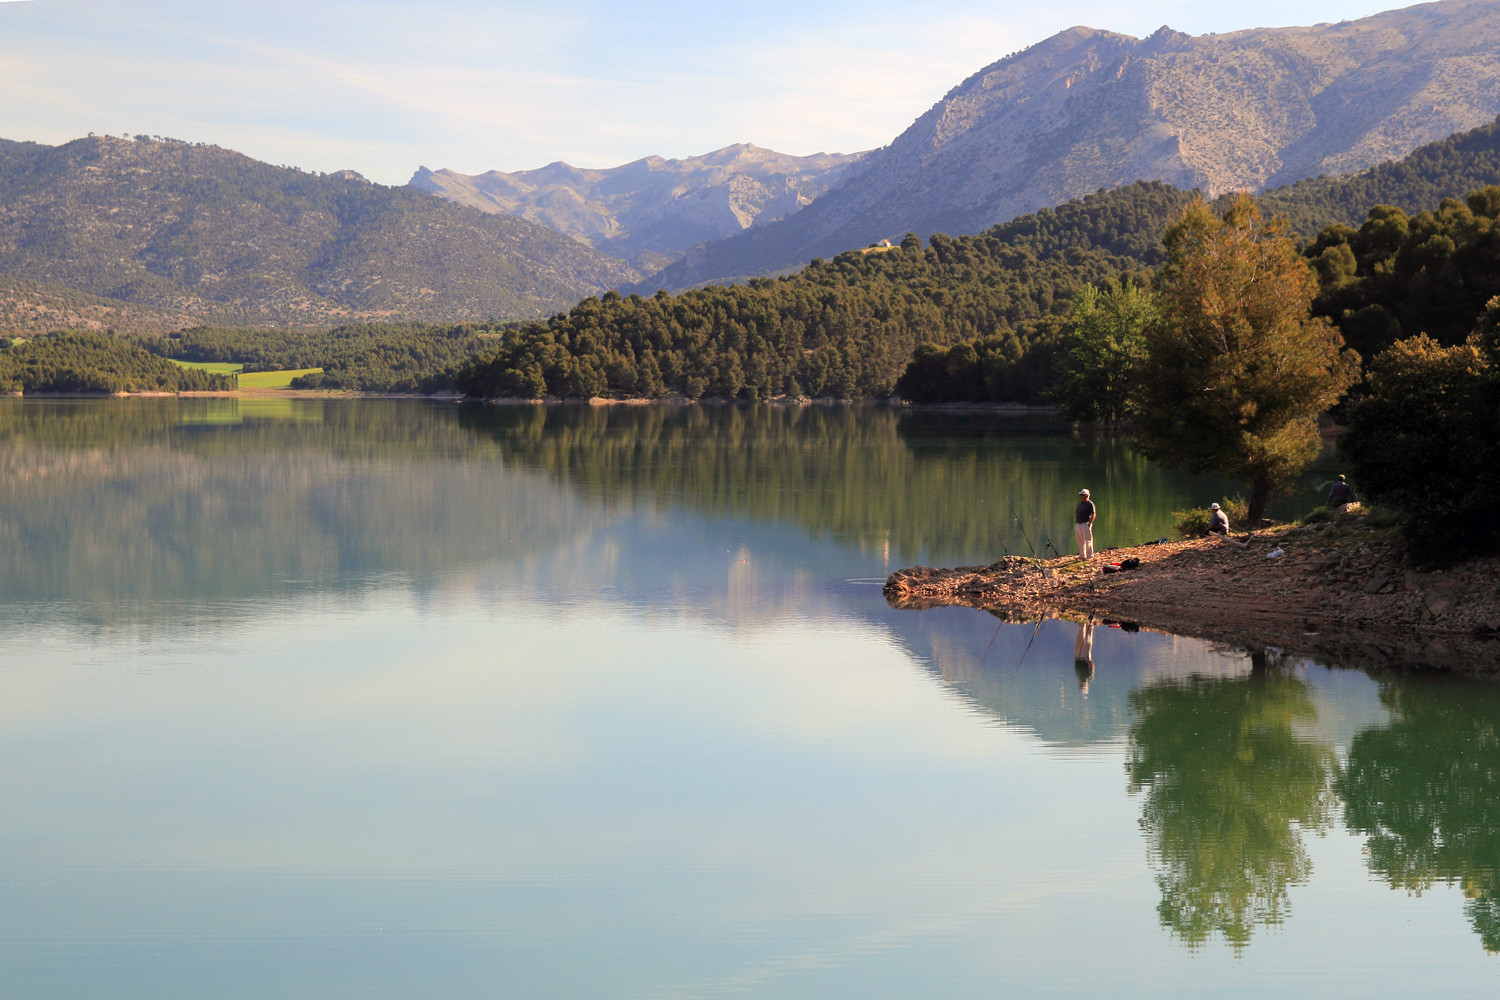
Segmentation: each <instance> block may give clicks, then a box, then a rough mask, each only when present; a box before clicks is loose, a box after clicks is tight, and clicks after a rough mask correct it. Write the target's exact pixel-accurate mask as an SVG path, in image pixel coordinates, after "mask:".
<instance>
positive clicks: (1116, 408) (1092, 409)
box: [1053, 281, 1160, 423]
mask: <svg viewBox="0 0 1500 1000" xmlns="http://www.w3.org/2000/svg"><path fill="white" fill-rule="evenodd" d="M1159 319H1160V311H1159V309H1158V308H1157V305H1156V297H1155V296H1154V295H1152V294H1151V293H1150V292H1149V291H1146V290H1144V289H1141V288H1138V287H1136V286H1135V285H1131V284H1121V283H1120V282H1115V281H1112V282H1110V283H1109V284H1108V285H1106V286H1104V288H1103V289H1100V288H1096V287H1095V286H1093V285H1085V286H1084V287H1083V288H1081V289H1079V291H1078V294H1077V295H1075V296H1074V297H1073V308H1072V312H1071V313H1070V314H1069V316H1068V331H1067V333H1066V334H1065V335H1064V336H1063V341H1062V344H1061V345H1060V347H1061V351H1060V352H1059V357H1058V364H1057V387H1056V389H1055V390H1054V393H1053V397H1054V399H1056V401H1057V404H1058V407H1059V410H1060V411H1061V413H1062V415H1063V416H1064V417H1066V418H1067V419H1069V420H1073V421H1076V422H1080V423H1094V422H1101V423H1116V422H1118V421H1120V420H1123V419H1124V418H1125V411H1126V407H1127V405H1128V404H1129V401H1130V389H1131V384H1132V374H1133V370H1134V368H1135V366H1136V364H1137V363H1138V362H1139V361H1140V360H1141V358H1142V357H1144V356H1145V353H1146V331H1147V330H1148V329H1149V328H1150V327H1151V326H1152V325H1154V324H1155V323H1156V322H1158V320H1159Z"/></svg>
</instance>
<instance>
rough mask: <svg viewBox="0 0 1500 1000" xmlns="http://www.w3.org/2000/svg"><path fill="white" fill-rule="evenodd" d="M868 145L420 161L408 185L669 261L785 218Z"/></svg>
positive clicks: (625, 254) (632, 254)
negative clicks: (537, 162) (614, 163)
mask: <svg viewBox="0 0 1500 1000" xmlns="http://www.w3.org/2000/svg"><path fill="white" fill-rule="evenodd" d="M864 155H865V154H863V153H852V154H844V153H815V154H813V155H811V156H790V155H788V154H785V153H778V152H776V151H775V150H770V149H762V148H761V147H759V146H755V145H751V144H749V143H740V144H737V145H733V146H726V147H724V148H723V149H718V150H714V151H713V152H711V153H705V154H703V155H702V156H691V157H687V158H684V159H680V160H678V159H671V160H669V159H664V158H662V157H660V156H648V157H645V158H644V159H640V160H635V161H633V162H631V163H626V164H624V165H622V166H618V167H611V168H608V169H601V170H591V169H581V168H578V167H573V166H570V165H568V164H566V163H563V162H560V161H559V162H557V163H551V164H548V165H547V166H545V167H541V168H539V169H537V170H521V171H517V172H515V173H505V172H504V171H500V170H491V171H489V172H488V173H483V174H475V175H468V174H460V173H456V172H455V171H452V170H436V171H433V170H428V169H427V168H426V167H422V168H420V169H418V170H417V172H416V174H415V175H413V177H412V179H411V180H410V181H408V184H409V186H411V187H413V188H416V189H418V190H420V191H428V192H431V193H433V194H439V195H442V196H443V197H445V198H451V199H452V200H454V201H456V202H458V203H460V204H463V205H469V206H471V207H474V208H478V209H479V210H481V211H484V212H505V213H509V214H511V215H518V216H520V217H521V218H524V219H528V220H530V221H532V222H537V223H540V224H542V225H544V226H550V227H551V228H553V229H556V230H557V231H558V232H560V233H563V234H565V235H567V236H571V237H573V238H574V239H576V240H579V241H580V242H583V243H587V244H589V245H590V246H593V247H595V248H596V249H599V250H603V251H604V252H606V253H609V254H611V255H612V256H615V257H620V258H623V259H625V260H629V261H632V262H635V263H636V264H637V266H638V267H642V268H643V269H645V270H652V269H654V268H653V267H651V265H653V264H654V265H655V267H662V266H665V265H666V264H667V263H669V262H670V261H672V260H674V259H676V258H678V257H680V256H682V254H683V253H684V252H685V251H686V250H687V249H688V248H689V247H691V246H694V245H695V244H698V243H703V242H705V241H708V240H717V239H723V238H724V237H726V236H731V235H733V234H735V233H738V232H741V231H743V230H745V229H749V228H751V227H752V226H756V225H763V224H765V223H768V222H774V221H776V220H778V219H782V218H785V217H787V216H789V215H791V214H793V213H794V212H796V211H798V210H799V209H801V208H802V207H804V206H805V205H808V204H809V203H811V202H812V200H813V199H814V198H816V197H817V196H819V195H821V194H822V193H823V192H824V191H827V190H828V189H829V188H830V187H831V186H832V185H833V184H834V183H835V182H837V180H838V179H839V178H840V177H841V176H843V173H844V171H845V170H847V169H848V168H849V167H850V166H851V165H853V164H854V163H856V162H858V161H859V159H860V157H862V156H864Z"/></svg>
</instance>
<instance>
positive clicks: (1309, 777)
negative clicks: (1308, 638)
mask: <svg viewBox="0 0 1500 1000" xmlns="http://www.w3.org/2000/svg"><path fill="white" fill-rule="evenodd" d="M1254 661H1255V666H1256V669H1255V672H1254V674H1253V675H1252V676H1251V677H1241V678H1210V677H1192V678H1189V679H1186V680H1176V681H1172V682H1167V683H1160V684H1154V685H1151V686H1148V687H1144V688H1141V689H1140V690H1138V691H1135V692H1133V693H1132V694H1131V696H1130V701H1131V708H1132V710H1133V711H1134V713H1135V716H1136V721H1135V722H1134V724H1133V725H1132V726H1131V728H1130V733H1129V738H1130V750H1129V757H1128V760H1127V764H1126V768H1127V772H1128V774H1129V776H1130V791H1131V793H1132V794H1133V793H1136V792H1139V791H1141V790H1142V789H1145V790H1146V801H1145V804H1144V805H1143V807H1142V809H1141V827H1142V829H1144V830H1145V831H1146V834H1147V836H1148V838H1149V839H1150V842H1151V851H1152V854H1153V856H1154V859H1155V861H1156V863H1157V865H1158V866H1159V867H1160V874H1159V875H1158V876H1157V880H1156V881H1157V885H1158V886H1160V887H1161V894H1162V898H1161V904H1160V906H1159V907H1158V908H1157V912H1158V914H1159V915H1160V917H1161V921H1162V924H1163V925H1164V926H1166V927H1168V928H1170V929H1171V930H1172V932H1173V933H1174V934H1177V935H1178V936H1180V937H1181V938H1183V939H1184V940H1185V941H1187V942H1188V943H1189V944H1192V945H1197V944H1201V943H1203V942H1204V941H1206V940H1207V939H1208V938H1209V937H1210V936H1211V935H1212V934H1214V933H1215V932H1218V933H1221V934H1223V935H1224V937H1225V938H1226V939H1227V940H1228V941H1229V942H1230V944H1231V945H1233V946H1234V947H1235V948H1236V949H1238V948H1242V947H1244V946H1245V945H1246V944H1248V943H1249V940H1250V935H1251V932H1252V931H1253V930H1254V928H1255V925H1256V924H1276V923H1280V922H1281V920H1282V918H1283V917H1284V916H1285V914H1286V911H1287V907H1288V903H1287V889H1288V888H1289V887H1290V886H1292V885H1294V884H1296V883H1299V882H1304V881H1306V880H1307V877H1308V875H1309V873H1310V872H1311V869H1312V863H1311V861H1310V859H1309V858H1308V856H1307V851H1306V849H1305V848H1304V847H1303V844H1302V837H1301V834H1300V832H1299V829H1300V828H1302V827H1310V828H1321V827H1323V826H1324V825H1325V824H1326V823H1327V821H1328V818H1329V815H1330V813H1331V808H1332V802H1333V799H1332V792H1331V784H1332V775H1333V770H1334V766H1335V764H1334V757H1333V753H1332V751H1331V750H1330V749H1329V748H1327V747H1324V746H1321V745H1319V744H1317V743H1313V742H1310V741H1309V740H1307V739H1305V738H1302V737H1300V736H1298V735H1296V734H1294V733H1293V731H1292V727H1293V724H1294V723H1296V722H1311V721H1312V720H1313V719H1314V718H1315V716H1316V711H1315V709H1314V707H1313V704H1312V698H1311V696H1310V693H1309V690H1308V688H1307V686H1306V684H1304V683H1303V682H1302V681H1301V680H1300V679H1298V678H1295V677H1291V676H1288V675H1286V674H1284V673H1282V672H1280V671H1277V670H1274V669H1273V670H1271V671H1269V672H1268V671H1267V670H1266V669H1265V667H1264V658H1263V657H1260V656H1256V657H1254Z"/></svg>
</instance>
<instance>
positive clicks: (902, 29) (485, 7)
mask: <svg viewBox="0 0 1500 1000" xmlns="http://www.w3.org/2000/svg"><path fill="white" fill-rule="evenodd" d="M1401 5H1402V4H1401V3H1400V0H1300V2H1294V0H1263V2H1259V3H1255V4H1233V3H1224V2H1223V0H1166V2H1150V3H1148V2H1141V0H1115V2H1102V0H1055V2H1053V3H1050V4H1047V3H1036V2H1017V0H990V2H987V3H985V2H977V0H950V2H944V3H939V4H923V3H914V2H912V0H901V2H897V0H859V2H853V0H850V2H845V0H833V2H822V0H803V2H800V3H799V2H790V0H762V2H760V3H757V4H745V3H712V2H710V3H702V2H700V3H687V2H671V0H669V2H653V0H637V2H634V3H629V4H624V3H609V2H604V0H552V2H548V3H524V4H523V3H516V2H511V0H423V2H420V3H417V2H407V0H302V2H291V0H246V2H240V3H233V2H213V0H192V2H190V0H0V95H3V98H0V137H3V138H7V139H32V140H36V141H39V142H47V143H60V142H65V141H67V140H69V139H74V138H77V137H79V136H82V135H86V134H87V133H89V132H91V131H92V132H99V133H109V134H113V135H120V134H122V133H130V134H132V135H133V134H137V133H145V134H149V135H164V136H172V137H174V138H178V139H187V140H190V141H194V142H211V143H215V144H217V145H221V146H226V147H229V148H232V149H237V150H240V151H242V152H244V153H247V154H249V155H251V156H254V157H256V158H258V159H262V160H268V161H270V162H272V163H285V164H292V165H296V166H300V167H303V168H305V169H309V170H324V171H327V170H337V169H342V168H346V167H349V168H353V169H355V170H359V171H360V172H362V173H364V174H365V175H366V176H368V177H370V178H372V179H374V180H378V181H381V182H383V183H389V184H399V183H404V182H405V181H406V179H407V178H408V177H410V176H411V173H412V171H413V170H415V169H416V168H417V166H418V165H426V166H429V167H432V168H433V169H437V168H440V167H451V168H453V169H455V170H460V171H463V172H465V173H479V172H481V171H484V170H491V169H499V170H522V169H527V168H532V167H539V166H542V165H543V164H546V163H549V162H551V161H553V160H566V161H568V162H569V163H572V164H574V165H577V166H589V167H605V166H614V165H617V164H620V163H624V162H627V161H630V160H633V159H636V158H638V157H641V156H646V155H650V154H659V155H663V156H692V155H695V154H698V153H704V152H708V151H709V150H712V149H717V148H719V147H721V146H725V145H728V144H730V143H734V142H753V143H755V144H757V145H760V146H767V147H770V148H772V149H777V150H781V151H783V152H787V153H797V154H806V153H814V152H819V151H838V152H853V151H855V150H859V149H868V148H872V147H875V146H881V145H884V144H886V143H887V142H889V141H890V140H891V139H893V138H895V136H896V135H898V134H899V133H900V132H901V131H902V130H903V129H905V128H906V127H907V126H908V125H910V124H911V122H912V121H913V120H914V119H915V118H917V117H918V116H919V115H921V114H922V113H923V112H924V111H926V110H927V108H929V107H930V106H931V105H932V104H933V103H934V102H935V101H937V100H938V99H939V98H941V97H942V95H943V94H944V93H946V92H947V91H948V90H949V89H950V88H951V87H953V86H954V85H955V84H957V83H959V82H960V81H961V80H963V79H964V78H965V77H967V76H968V75H970V74H971V73H973V72H974V71H975V70H977V69H979V68H981V67H982V66H985V65H987V64H988V63H990V62H993V61H995V60H996V59H999V58H1000V57H1002V56H1004V55H1006V54H1008V53H1011V52H1014V51H1017V50H1019V49H1023V48H1025V47H1026V46H1028V45H1031V44H1034V43H1035V42H1038V41H1040V40H1042V39H1043V38H1046V37H1047V36H1048V35H1051V34H1053V33H1055V32H1057V31H1060V30H1062V29H1064V28H1067V27H1070V26H1072V25H1075V24H1088V25H1091V26H1094V27H1098V28H1107V29H1110V30H1114V31H1120V32H1124V33H1126V34H1131V35H1136V36H1142V35H1146V34H1149V33H1151V32H1152V31H1154V30H1155V29H1156V28H1158V27H1159V26H1161V25H1162V24H1169V25H1171V26H1172V27H1173V28H1176V29H1178V30H1180V31H1187V32H1190V33H1192V34H1203V33H1206V32H1224V31H1234V30H1237V29H1240V28H1248V27H1260V26H1283V25H1294V24H1313V23H1317V22H1320V21H1338V20H1341V19H1345V18H1350V19H1352V18H1357V17H1363V16H1367V15H1369V14H1373V13H1376V12H1378V11H1380V10H1383V9H1389V8H1391V7H1395V6H1401Z"/></svg>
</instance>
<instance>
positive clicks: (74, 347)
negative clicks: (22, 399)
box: [0, 333, 234, 393]
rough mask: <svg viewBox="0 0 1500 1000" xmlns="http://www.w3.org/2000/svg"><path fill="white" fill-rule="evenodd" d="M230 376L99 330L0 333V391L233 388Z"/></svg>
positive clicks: (147, 390)
mask: <svg viewBox="0 0 1500 1000" xmlns="http://www.w3.org/2000/svg"><path fill="white" fill-rule="evenodd" d="M233 388H234V380H233V379H231V378H226V377H224V376H222V375H214V374H211V373H209V372H205V371H198V370H195V369H189V368H183V367H182V366H180V365H174V364H173V363H172V362H170V361H168V360H166V359H165V358H162V357H159V356H157V355H155V354H152V353H151V352H149V351H147V350H145V349H143V348H142V347H141V346H140V345H139V344H137V343H135V342H134V341H131V340H128V339H126V338H122V337H112V336H109V335H108V334H100V333H49V334H43V335H41V336H39V337H36V338H34V339H32V340H26V341H12V340H10V339H9V338H0V391H4V392H25V393H32V392H76V393H113V392H179V391H182V390H211V389H233Z"/></svg>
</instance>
